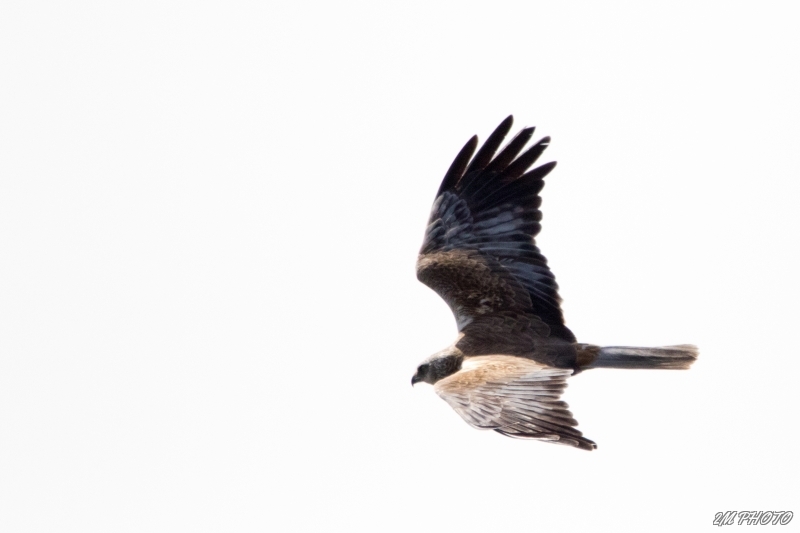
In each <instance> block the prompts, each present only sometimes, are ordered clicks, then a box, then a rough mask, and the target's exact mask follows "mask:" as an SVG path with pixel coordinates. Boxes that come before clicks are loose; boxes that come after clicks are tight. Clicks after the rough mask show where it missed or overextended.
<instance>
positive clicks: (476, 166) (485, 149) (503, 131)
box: [467, 115, 514, 174]
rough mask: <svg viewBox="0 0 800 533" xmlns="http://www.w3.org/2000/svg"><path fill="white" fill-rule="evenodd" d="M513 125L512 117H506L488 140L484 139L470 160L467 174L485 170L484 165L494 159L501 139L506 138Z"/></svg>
mask: <svg viewBox="0 0 800 533" xmlns="http://www.w3.org/2000/svg"><path fill="white" fill-rule="evenodd" d="M513 124H514V116H513V115H508V116H507V117H506V119H505V120H504V121H503V122H501V123H500V125H499V126H497V128H495V130H494V131H493V132H492V134H491V135H489V138H488V139H486V142H485V143H483V146H481V149H480V150H478V153H477V154H476V155H475V158H474V159H473V160H472V163H470V164H469V167H468V168H467V174H469V173H470V172H473V171H480V170H483V169H484V168H486V165H488V164H489V162H490V161H491V160H492V157H494V154H495V152H497V149H498V148H500V145H501V144H502V142H503V139H505V138H506V135H508V132H509V131H511V126H512V125H513Z"/></svg>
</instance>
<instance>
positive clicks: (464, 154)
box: [436, 135, 478, 196]
mask: <svg viewBox="0 0 800 533" xmlns="http://www.w3.org/2000/svg"><path fill="white" fill-rule="evenodd" d="M477 147H478V136H477V135H473V136H472V138H470V140H468V141H467V144H465V145H464V147H463V148H462V149H461V151H460V152H458V155H457V156H456V158H455V159H454V160H453V163H452V164H451V165H450V168H449V169H448V170H447V174H445V175H444V179H443V180H442V185H441V186H440V187H439V192H438V193H436V196H439V195H440V194H441V193H442V192H443V191H446V190H449V189H451V188H453V187H455V185H456V184H457V183H458V180H460V179H461V177H462V176H463V175H464V170H465V169H466V168H467V163H469V160H470V158H471V157H472V154H473V153H475V148H477Z"/></svg>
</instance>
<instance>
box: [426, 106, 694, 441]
mask: <svg viewBox="0 0 800 533" xmlns="http://www.w3.org/2000/svg"><path fill="white" fill-rule="evenodd" d="M511 124H512V117H508V118H507V119H506V120H504V121H503V122H502V123H501V124H500V126H498V128H497V129H496V130H495V131H494V133H492V135H490V136H489V138H488V139H487V141H486V142H485V143H484V145H483V146H482V147H481V149H480V150H478V152H477V154H475V156H474V157H473V153H474V152H475V149H476V148H477V138H476V137H473V138H472V139H470V141H469V142H468V143H467V144H466V146H464V148H463V149H462V150H461V152H460V153H459V154H458V156H457V157H456V159H455V161H454V162H453V164H452V165H451V167H450V169H449V170H448V172H447V174H446V175H445V178H444V180H443V181H442V185H441V187H440V188H439V192H438V194H437V196H436V199H435V201H434V204H433V208H432V210H431V217H430V221H429V224H428V228H427V230H426V232H425V239H424V241H423V244H422V249H421V250H420V255H419V258H418V261H417V277H418V278H419V280H420V281H421V282H423V283H425V284H426V285H428V286H429V287H431V288H432V289H433V290H434V291H436V292H437V293H438V294H439V295H440V296H441V297H442V298H443V299H444V300H445V302H447V304H448V305H449V306H450V308H451V310H452V311H453V314H454V315H455V318H456V324H457V327H458V331H459V334H458V338H457V339H456V342H455V343H454V344H453V345H452V346H450V347H449V348H447V349H445V350H442V351H441V352H438V353H437V354H434V355H433V356H431V357H429V358H428V359H427V360H426V361H425V362H423V363H422V364H421V365H420V366H419V368H418V369H417V373H416V374H415V376H414V378H413V379H412V384H413V383H416V382H419V381H425V382H428V383H431V384H433V385H434V387H435V390H436V392H437V393H438V394H439V395H440V396H442V398H444V399H445V400H446V401H447V402H448V403H449V404H450V405H451V406H452V407H453V408H454V409H455V410H456V411H457V412H458V413H459V414H460V415H461V416H462V417H463V418H464V419H465V420H466V421H467V422H468V423H470V424H471V425H473V426H475V427H479V428H487V429H494V430H496V431H498V432H500V433H502V434H505V435H508V436H512V437H520V438H535V439H542V440H548V441H553V442H558V443H562V444H569V445H572V446H576V447H579V448H583V449H593V448H595V447H596V446H595V444H594V443H593V442H592V441H590V440H588V439H586V438H584V437H583V436H582V435H581V433H580V431H578V430H577V429H575V427H574V426H576V425H577V422H576V421H575V420H574V419H573V418H572V415H571V414H570V412H569V411H568V410H567V405H566V404H565V403H564V402H562V401H560V400H559V399H558V398H559V396H560V395H561V393H562V392H563V389H564V387H565V386H566V378H567V377H569V376H570V375H572V374H573V373H575V372H579V371H581V370H583V369H588V368H596V367H614V368H688V366H689V365H690V364H691V363H692V362H693V361H694V359H695V358H696V357H697V350H696V348H695V347H694V346H689V345H681V346H672V347H664V348H624V347H606V348H601V347H598V346H594V345H591V344H582V343H578V342H577V340H576V338H575V336H574V335H573V334H572V332H571V331H570V330H569V329H568V328H567V327H566V326H565V325H564V318H563V315H562V312H561V307H560V301H561V300H560V297H559V296H558V285H557V284H556V282H555V276H553V274H552V272H551V271H550V269H549V268H548V266H547V260H546V259H545V258H544V256H543V255H542V254H541V253H540V252H539V249H538V248H537V247H536V244H535V237H536V234H538V232H539V230H540V224H539V221H540V220H541V211H540V210H539V206H540V204H541V198H540V196H539V192H540V191H541V189H542V187H543V186H544V181H543V179H544V177H545V176H546V175H547V174H548V173H549V172H550V171H551V170H552V169H553V167H555V163H547V164H545V165H542V166H539V167H537V168H534V169H533V170H530V171H527V170H528V168H529V167H530V166H531V165H533V163H534V162H535V161H536V159H537V158H538V157H539V156H540V155H541V153H542V152H543V151H544V149H545V148H546V147H547V145H548V144H549V141H550V139H549V138H547V137H545V138H544V139H542V140H541V141H539V142H538V143H536V144H534V145H533V146H532V147H531V148H529V149H528V150H526V151H525V152H523V153H522V154H521V155H520V152H521V151H522V149H523V148H524V147H525V145H526V144H527V142H528V141H529V140H530V138H531V136H532V135H533V128H526V129H523V130H522V131H521V132H520V133H519V134H518V135H517V136H516V137H514V139H513V140H511V141H510V142H509V143H508V144H507V145H506V146H505V147H504V148H503V149H502V150H501V151H500V153H499V154H497V155H495V153H496V152H497V150H498V148H499V147H500V144H501V143H502V141H503V139H504V138H505V136H506V135H507V133H508V131H509V130H510V129H511Z"/></svg>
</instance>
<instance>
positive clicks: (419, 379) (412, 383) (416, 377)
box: [411, 374, 422, 387]
mask: <svg viewBox="0 0 800 533" xmlns="http://www.w3.org/2000/svg"><path fill="white" fill-rule="evenodd" d="M420 381H422V378H420V377H419V374H414V377H412V378H411V386H412V387H413V386H414V385H416V384H417V383H419V382H420Z"/></svg>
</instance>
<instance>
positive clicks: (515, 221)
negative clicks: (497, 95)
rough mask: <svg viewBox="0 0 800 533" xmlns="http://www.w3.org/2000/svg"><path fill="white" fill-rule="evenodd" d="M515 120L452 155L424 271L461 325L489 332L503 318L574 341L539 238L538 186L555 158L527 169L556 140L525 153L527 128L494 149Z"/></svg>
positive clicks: (517, 327) (511, 325) (421, 264)
mask: <svg viewBox="0 0 800 533" xmlns="http://www.w3.org/2000/svg"><path fill="white" fill-rule="evenodd" d="M512 122H513V118H512V117H510V116H509V117H508V118H506V119H505V120H504V121H503V122H502V123H501V124H500V126H498V128H497V129H496V130H495V131H494V133H492V134H491V135H490V136H489V138H488V139H487V140H486V142H485V143H484V145H483V146H482V147H481V149H480V150H478V152H477V154H475V156H474V157H472V156H473V154H474V153H475V149H476V148H477V145H478V140H477V137H473V138H472V139H470V140H469V142H468V143H467V144H466V145H465V146H464V148H463V149H462V150H461V152H460V153H459V154H458V156H457V157H456V159H455V161H453V164H452V165H451V167H450V169H449V170H448V172H447V174H446V175H445V178H444V180H443V181H442V185H441V187H440V188H439V192H438V194H437V196H436V200H435V201H434V203H433V208H432V210H431V217H430V221H429V223H428V228H427V230H426V232H425V239H424V241H423V243H422V249H421V250H420V256H419V260H418V263H417V277H418V278H419V280H420V281H422V282H423V283H425V284H426V285H428V286H429V287H431V288H432V289H433V290H434V291H436V292H437V293H438V294H439V295H440V296H441V297H442V298H443V299H444V300H445V301H446V302H447V303H448V305H449V306H450V308H451V309H452V310H453V313H454V314H455V316H456V322H457V324H458V327H459V331H463V330H464V329H465V328H466V327H468V326H469V325H470V324H473V323H475V322H481V323H482V326H481V327H480V328H478V329H480V330H483V331H486V330H487V329H488V328H487V327H486V325H485V324H487V323H492V324H495V325H497V324H501V323H502V324H505V325H506V329H507V330H509V331H510V330H514V331H524V332H525V334H526V335H527V336H533V337H555V338H558V339H561V340H563V341H567V342H569V343H572V342H575V336H574V335H573V334H572V332H571V331H570V330H569V329H568V328H567V327H566V326H564V317H563V315H562V313H561V308H560V302H561V299H560V298H559V296H558V285H557V284H556V281H555V276H553V273H552V272H551V271H550V269H549V268H548V267H547V260H546V259H545V257H544V256H543V255H542V254H541V253H540V252H539V249H538V248H537V247H536V245H535V241H534V237H535V236H536V234H538V233H539V230H540V229H541V226H540V224H539V222H540V220H541V218H542V213H541V211H540V210H539V206H540V205H541V198H540V196H539V192H540V191H541V190H542V187H544V181H543V179H544V177H545V176H546V175H547V174H548V173H549V172H550V171H551V170H552V169H553V167H555V163H554V162H553V163H547V164H544V165H542V166H539V167H537V168H534V169H533V170H531V171H528V172H526V171H527V170H528V168H529V167H530V166H531V165H533V163H534V162H535V161H536V160H537V159H538V158H539V156H540V155H541V154H542V152H543V151H544V150H545V148H547V145H548V143H549V142H550V138H549V137H545V138H544V139H542V140H540V141H539V142H537V143H536V144H534V145H533V146H531V147H530V148H528V150H526V151H525V152H522V150H523V148H524V147H525V145H526V144H527V142H528V141H529V140H530V138H531V136H532V135H533V130H534V129H533V128H525V129H523V130H522V131H521V132H520V133H519V134H517V136H516V137H514V139H513V140H511V141H510V142H509V143H508V144H507V145H506V146H505V147H504V148H503V149H502V150H501V151H500V153H499V154H497V155H495V153H496V152H497V150H498V148H499V147H500V144H501V143H502V142H503V139H504V138H505V136H506V134H508V132H509V130H510V129H511V125H512ZM520 152H522V153H521V154H520ZM492 327H494V326H492ZM473 329H475V328H474V327H473Z"/></svg>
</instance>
